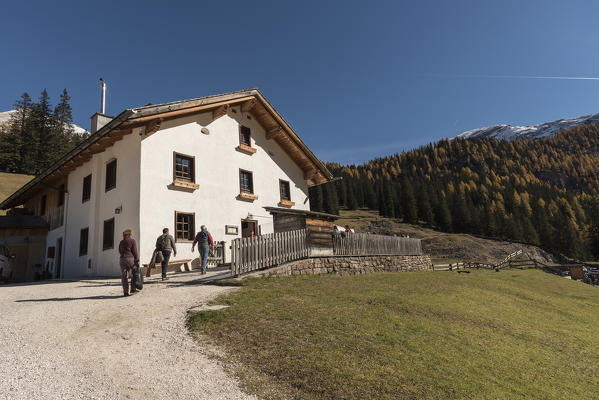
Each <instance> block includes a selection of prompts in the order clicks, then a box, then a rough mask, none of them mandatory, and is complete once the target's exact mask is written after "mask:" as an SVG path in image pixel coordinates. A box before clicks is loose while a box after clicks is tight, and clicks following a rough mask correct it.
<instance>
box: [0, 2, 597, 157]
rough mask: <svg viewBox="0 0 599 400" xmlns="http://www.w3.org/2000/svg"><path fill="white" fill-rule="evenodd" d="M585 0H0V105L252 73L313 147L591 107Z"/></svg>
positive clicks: (410, 136) (180, 95)
mask: <svg viewBox="0 0 599 400" xmlns="http://www.w3.org/2000/svg"><path fill="white" fill-rule="evenodd" d="M597 15H599V2H596V1H575V0H574V1H573V0H570V1H557V0H556V1H533V0H520V1H503V0H502V1H496V0H495V1H486V0H478V1H459V0H455V1H444V0H438V1H427V0H420V1H369V2H366V1H361V2H357V1H335V2H333V1H330V2H328V1H301V2H300V1H293V2H292V1H259V0H256V1H252V2H248V1H234V0H230V1H226V2H214V1H212V2H208V1H206V2H201V1H190V2H181V1H176V0H172V1H169V2H165V1H144V2H139V3H134V2H128V1H119V2H111V1H102V2H91V1H89V2H88V1H72V2H61V1H55V2H46V1H43V2H36V1H27V2H24V1H23V2H15V1H13V2H7V3H6V4H3V5H2V13H1V14H0V37H2V47H1V49H2V50H1V54H2V56H1V57H0V111H5V110H9V109H11V108H12V105H13V103H14V102H15V100H17V99H18V97H19V96H20V95H21V93H23V92H25V91H26V92H28V93H29V94H30V95H31V96H32V97H34V98H37V97H38V96H39V93H40V92H41V91H42V89H44V88H46V89H47V90H48V92H49V94H50V96H51V97H52V100H53V101H54V102H56V101H57V100H58V96H59V94H60V92H61V91H62V89H63V88H65V87H66V88H67V89H68V90H69V92H70V94H71V96H72V101H71V104H72V106H73V110H74V120H75V122H76V123H77V124H79V125H81V126H83V127H85V128H88V127H89V117H90V116H91V115H92V114H93V113H94V112H96V111H98V110H99V93H100V91H99V87H100V86H99V81H98V78H99V77H100V76H101V77H103V78H104V79H105V80H106V82H107V83H108V95H107V113H109V114H112V115H115V114H118V113H119V112H120V111H122V110H123V109H125V108H131V107H135V106H140V105H144V104H147V103H149V102H152V103H159V102H165V101H172V100H179V99H186V98H194V97H200V96H204V95H209V94H216V93H223V92H227V91H233V90H239V89H243V88H250V87H257V88H259V89H260V90H261V91H262V92H263V94H264V95H265V96H266V97H267V98H268V99H269V100H270V101H271V103H272V104H273V105H274V106H275V107H276V108H277V110H278V111H279V112H280V113H281V114H282V115H283V117H284V118H285V119H286V120H287V121H288V122H289V123H290V124H291V126H292V127H294V129H295V130H296V131H297V132H298V133H299V135H300V136H301V137H302V139H304V141H305V142H306V143H307V144H308V146H309V147H310V148H311V149H312V150H313V151H314V152H315V153H316V154H317V155H318V156H319V157H320V158H322V159H323V160H325V161H338V162H340V163H361V162H365V161H368V160H369V159H371V158H374V157H380V156H385V155H388V154H393V153H395V152H401V151H403V150H409V149H412V148H415V147H418V146H419V145H423V144H426V143H429V142H431V141H436V140H438V139H441V138H444V137H452V136H455V135H456V134H458V133H461V132H463V131H465V130H469V129H474V128H478V127H482V126H487V125H492V124H496V123H510V124H532V123H540V122H546V121H550V120H555V119H559V118H566V117H574V116H579V115H584V114H591V113H597V112H599V81H593V80H557V79H527V78H516V77H514V76H571V77H599V68H598V67H599V65H598V64H599V40H597V38H598V37H599V24H597V22H596V16H597Z"/></svg>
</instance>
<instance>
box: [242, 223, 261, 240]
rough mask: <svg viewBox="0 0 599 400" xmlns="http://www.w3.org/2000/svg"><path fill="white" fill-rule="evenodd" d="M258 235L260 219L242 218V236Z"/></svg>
mask: <svg viewBox="0 0 599 400" xmlns="http://www.w3.org/2000/svg"><path fill="white" fill-rule="evenodd" d="M252 235H253V236H256V235H258V221H254V220H251V219H242V220H241V237H242V238H246V237H252Z"/></svg>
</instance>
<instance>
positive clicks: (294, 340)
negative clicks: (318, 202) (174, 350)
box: [188, 270, 599, 399]
mask: <svg viewBox="0 0 599 400" xmlns="http://www.w3.org/2000/svg"><path fill="white" fill-rule="evenodd" d="M217 301H218V302H221V303H226V304H230V305H231V306H230V308H227V309H224V310H219V311H203V312H193V313H190V316H189V320H188V323H189V327H190V329H191V330H192V331H195V332H198V333H200V334H205V335H208V336H209V337H211V338H212V339H213V340H214V341H215V342H216V344H218V345H220V346H222V348H224V350H225V354H226V356H225V357H226V358H228V359H229V361H230V362H231V363H230V365H232V366H233V367H232V368H233V369H234V370H235V372H236V373H238V374H239V376H240V378H241V382H242V384H243V385H244V386H245V388H246V389H247V390H248V391H249V392H252V393H257V394H258V395H259V396H261V397H263V398H269V399H271V398H281V399H282V398H299V399H403V398H406V399H465V398H469V399H482V398H485V399H514V398H534V399H566V398H568V399H572V398H576V399H591V398H599V379H597V371H598V367H599V335H598V334H597V327H598V326H599V289H597V288H594V287H591V286H587V285H584V284H581V283H579V282H574V281H570V280H566V279H563V278H558V277H555V276H552V275H548V274H545V273H543V272H540V271H534V270H506V271H502V272H500V273H495V272H490V271H474V272H472V273H471V274H456V273H451V272H428V271H427V272H413V273H379V274H370V275H362V276H343V277H339V276H331V275H321V276H300V277H288V278H269V279H261V280H258V279H254V280H249V281H247V282H246V283H245V286H244V287H242V288H241V289H240V290H239V291H237V292H234V293H233V294H230V295H227V296H225V297H222V298H219V299H217Z"/></svg>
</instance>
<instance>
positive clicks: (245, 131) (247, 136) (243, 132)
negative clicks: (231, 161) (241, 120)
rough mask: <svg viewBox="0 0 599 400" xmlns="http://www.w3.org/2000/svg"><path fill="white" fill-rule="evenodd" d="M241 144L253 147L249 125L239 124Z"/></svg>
mask: <svg viewBox="0 0 599 400" xmlns="http://www.w3.org/2000/svg"><path fill="white" fill-rule="evenodd" d="M239 144H243V145H246V146H248V147H252V131H251V130H250V128H248V127H247V126H243V125H240V126H239Z"/></svg>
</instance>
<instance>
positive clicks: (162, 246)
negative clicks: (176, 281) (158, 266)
mask: <svg viewBox="0 0 599 400" xmlns="http://www.w3.org/2000/svg"><path fill="white" fill-rule="evenodd" d="M156 250H158V251H159V252H160V253H162V280H163V281H167V280H168V278H167V277H166V269H167V267H168V260H169V258H171V252H172V253H173V255H174V256H175V257H177V246H175V239H174V238H173V237H172V236H171V235H169V233H168V228H164V229H163V230H162V235H160V236H158V238H157V239H156Z"/></svg>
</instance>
